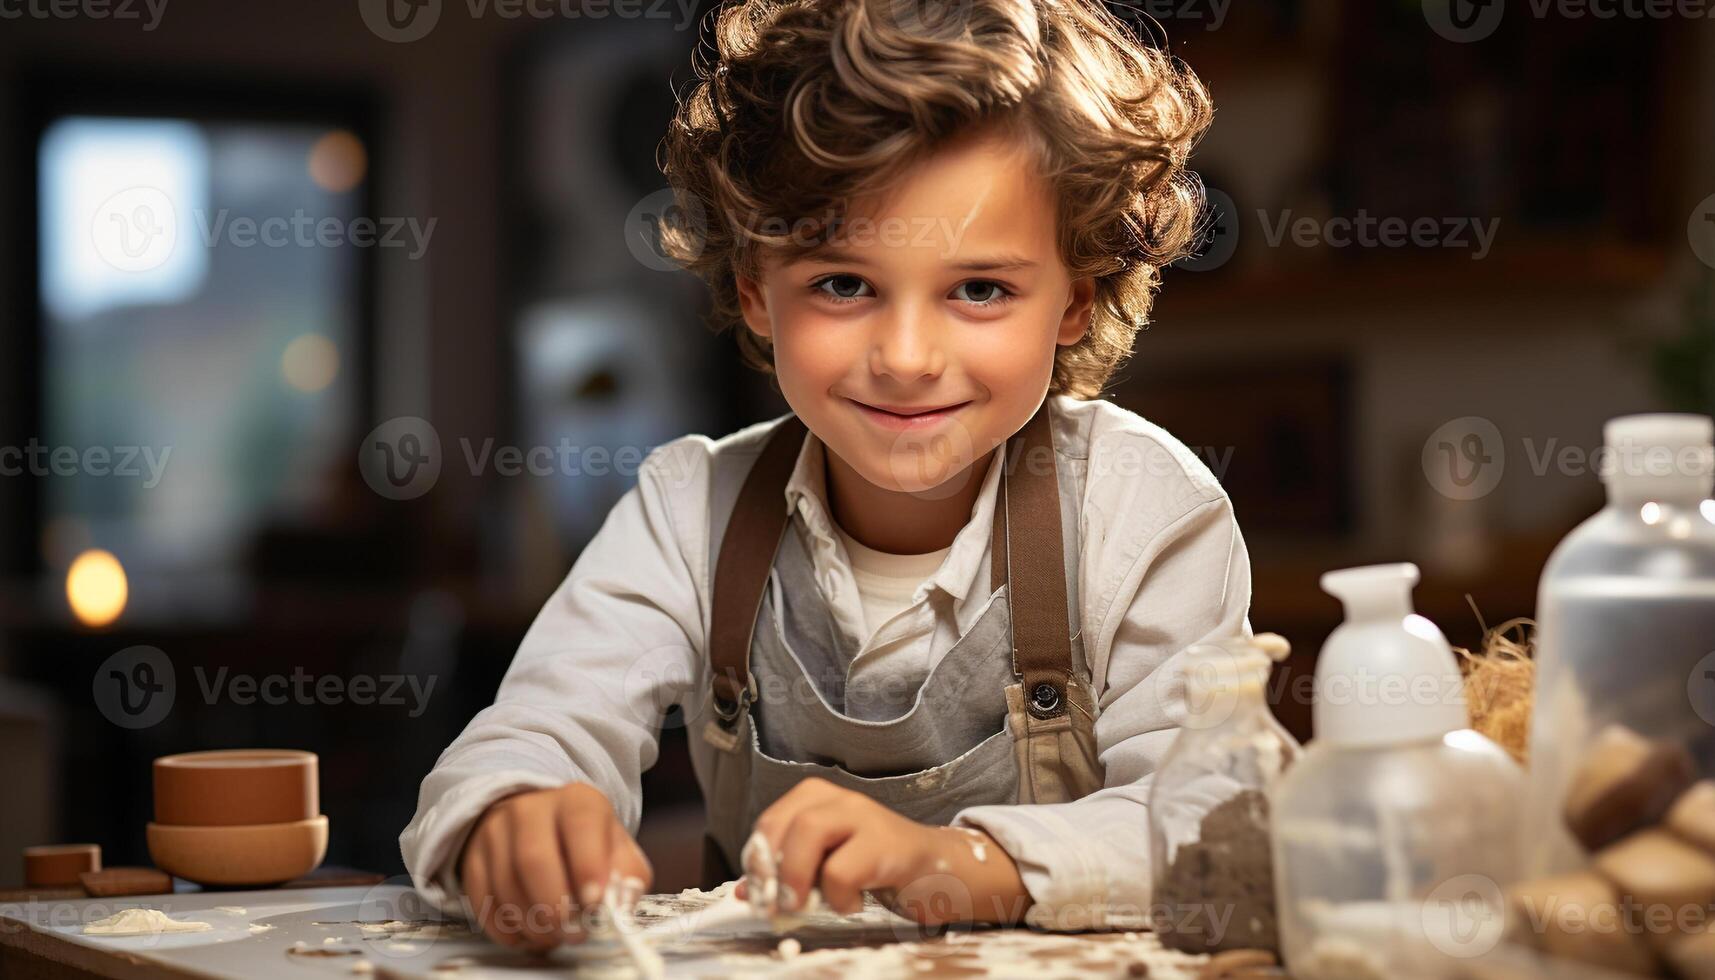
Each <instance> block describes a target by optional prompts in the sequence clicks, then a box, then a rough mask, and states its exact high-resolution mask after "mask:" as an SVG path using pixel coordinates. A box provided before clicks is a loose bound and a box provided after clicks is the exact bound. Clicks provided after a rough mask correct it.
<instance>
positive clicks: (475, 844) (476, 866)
mask: <svg viewBox="0 0 1715 980" xmlns="http://www.w3.org/2000/svg"><path fill="white" fill-rule="evenodd" d="M491 881H492V879H491V878H490V877H489V874H488V858H487V855H486V854H485V852H484V848H483V838H481V837H478V838H476V839H474V840H472V841H471V842H470V843H469V844H467V845H465V857H464V864H463V866H462V868H461V870H460V873H459V882H460V884H462V885H463V886H464V897H465V904H466V907H467V911H468V912H469V918H470V920H471V921H472V922H475V923H476V924H477V927H478V928H479V929H482V930H483V931H484V932H486V931H487V930H488V918H489V912H490V911H491V910H492V908H493V905H494V890H493V887H492V884H491Z"/></svg>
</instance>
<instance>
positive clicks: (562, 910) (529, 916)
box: [513, 814, 572, 949]
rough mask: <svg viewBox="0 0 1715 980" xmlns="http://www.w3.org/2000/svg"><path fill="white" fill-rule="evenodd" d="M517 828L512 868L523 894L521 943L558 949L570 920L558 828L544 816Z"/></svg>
mask: <svg viewBox="0 0 1715 980" xmlns="http://www.w3.org/2000/svg"><path fill="white" fill-rule="evenodd" d="M531 817H532V819H531V820H530V821H529V822H528V823H526V824H524V825H523V826H521V827H520V832H519V836H518V837H517V838H516V841H517V843H516V845H515V847H514V857H513V865H514V867H515V868H516V869H517V872H518V881H519V884H520V886H521V887H522V889H523V892H524V898H525V902H526V904H525V906H524V917H523V923H522V925H523V936H524V943H525V945H527V946H530V947H531V948H533V949H549V948H551V947H554V946H558V945H559V944H560V943H561V942H563V941H564V940H565V938H566V927H567V922H568V920H569V919H570V918H571V911H572V908H571V906H572V900H571V895H570V892H571V883H570V881H569V880H568V878H567V874H566V858H565V855H564V854H563V853H562V852H561V850H560V835H559V833H558V829H557V828H556V827H555V826H554V824H553V823H552V822H551V818H548V817H547V815H546V814H542V815H541V816H537V815H535V814H532V815H531Z"/></svg>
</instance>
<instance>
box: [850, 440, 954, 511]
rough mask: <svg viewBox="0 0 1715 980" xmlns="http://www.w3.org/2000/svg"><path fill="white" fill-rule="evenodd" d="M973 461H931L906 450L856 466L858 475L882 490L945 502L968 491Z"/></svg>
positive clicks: (921, 453) (918, 452)
mask: <svg viewBox="0 0 1715 980" xmlns="http://www.w3.org/2000/svg"><path fill="white" fill-rule="evenodd" d="M974 462H975V460H971V459H964V458H960V457H951V458H935V457H933V456H930V455H928V454H925V453H923V452H921V451H918V450H910V449H906V450H898V451H895V452H892V453H886V454H883V455H882V457H881V458H880V459H877V460H873V461H870V465H866V466H863V467H859V468H858V472H859V474H861V475H862V476H863V478H864V479H866V480H868V481H869V482H871V483H873V484H875V485H876V486H877V487H880V488H881V489H883V490H888V491H891V492H893V493H900V494H908V495H910V496H912V497H916V498H919V499H922V500H945V499H947V498H948V497H956V496H958V495H959V494H960V493H961V492H963V491H965V490H966V489H968V488H969V486H970V483H971V481H972V480H973V479H975V478H976V475H977V474H976V470H975V468H974V467H973V466H972V465H971V464H972V463H974Z"/></svg>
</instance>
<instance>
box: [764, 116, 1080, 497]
mask: <svg viewBox="0 0 1715 980" xmlns="http://www.w3.org/2000/svg"><path fill="white" fill-rule="evenodd" d="M1055 220H1056V209H1055V202H1054V198H1053V193H1052V188H1051V187H1050V186H1049V184H1048V182H1047V181H1045V180H1043V179H1042V178H1040V177H1039V176H1037V175H1036V174H1035V172H1034V168H1033V166H1032V161H1031V157H1030V156H1029V151H1028V150H1026V149H1025V148H1024V147H1023V146H1022V145H1021V144H1020V143H1019V142H1017V141H1016V140H1015V139H1013V138H1011V137H1008V136H1005V135H1002V134H1000V133H998V132H989V133H980V134H973V135H971V136H967V137H966V138H964V139H961V140H959V141H956V142H954V143H951V144H949V145H948V146H946V147H944V148H942V149H941V150H940V151H939V152H937V153H936V154H934V155H933V156H931V157H929V158H927V159H925V160H924V161H923V162H921V163H919V164H918V165H917V166H916V167H915V168H914V169H912V170H910V171H907V172H906V174H905V175H904V176H903V178H902V179H901V180H900V181H899V182H898V183H897V185H896V186H895V187H894V188H892V190H891V192H890V193H889V194H888V195H887V199H886V200H884V201H874V202H868V203H867V204H866V206H865V207H864V208H863V209H862V210H861V211H858V210H856V209H854V213H853V214H851V215H849V216H848V218H847V221H846V223H845V225H844V227H842V228H841V229H840V230H839V231H838V232H836V233H835V234H833V235H832V236H831V238H830V241H829V243H828V245H827V246H826V247H825V248H821V249H818V250H817V251H816V252H812V253H809V254H806V255H802V256H795V257H792V258H789V259H782V258H778V257H771V258H767V259H765V260H764V261H763V263H762V266H763V267H762V274H761V277H760V281H758V280H756V279H749V278H745V277H740V279H739V283H738V287H739V299H740V306H741V308H742V310H743V312H744V317H745V323H746V324H747V326H748V327H749V328H750V329H751V330H753V331H755V332H756V333H758V334H760V335H762V336H764V337H768V338H770V339H771V340H772V342H773V346H774V369H775V373H776V375H777V376H778V378H779V383H780V390H781V392H782V394H784V395H785V397H786V401H787V403H788V404H790V405H791V406H792V410H793V412H794V413H796V414H797V416H798V417H799V418H800V419H802V420H803V422H804V424H805V425H806V426H808V427H809V428H810V431H812V432H814V433H815V434H816V435H817V437H818V438H820V439H821V440H822V441H823V442H824V443H825V444H826V445H827V446H828V448H829V449H830V450H831V451H832V452H833V453H834V454H835V455H837V456H838V457H839V459H838V461H836V460H834V459H832V458H830V459H829V470H830V476H831V477H833V478H835V479H838V478H839V472H838V470H837V466H838V465H839V464H842V463H843V464H844V467H848V468H849V469H850V470H851V471H853V472H855V473H856V474H858V475H860V476H862V477H863V479H865V480H867V481H868V482H869V483H871V484H873V485H874V486H876V487H878V488H881V489H883V490H888V491H895V492H904V493H912V494H922V495H927V496H938V495H939V494H937V492H936V491H937V490H943V491H944V492H945V488H946V486H947V485H948V484H949V483H950V482H951V481H953V480H954V479H955V478H956V477H958V476H960V474H962V473H965V472H966V471H967V470H968V469H969V467H970V466H971V464H973V463H975V462H977V461H978V460H980V459H982V458H984V457H985V455H986V454H987V453H988V452H989V451H990V450H992V449H993V448H994V447H995V446H998V445H999V444H1000V443H1002V442H1003V441H1005V440H1006V439H1007V437H1009V436H1011V435H1012V434H1013V433H1015V432H1017V431H1018V430H1019V429H1020V428H1022V427H1023V426H1024V423H1025V422H1027V421H1029V420H1030V416H1031V415H1032V414H1033V413H1034V412H1035V411H1036V409H1037V407H1038V406H1039V405H1041V403H1042V400H1043V398H1044V397H1045V396H1046V394H1047V392H1048V385H1049V381H1050V378H1051V375H1052V372H1053V367H1054V355H1055V352H1056V350H1057V349H1058V348H1059V346H1061V345H1070V344H1073V343H1076V342H1077V341H1078V339H1079V338H1080V337H1082V336H1083V334H1084V331H1085V329H1087V327H1088V324H1089V320H1090V312H1091V307H1092V300H1093V297H1094V292H1095V289H1094V283H1093V281H1092V280H1089V279H1082V280H1073V279H1072V278H1071V276H1070V274H1069V273H1068V271H1067V269H1066V267H1065V265H1064V264H1063V263H1062V262H1061V261H1060V258H1059V253H1058V249H1057V248H1056V226H1055Z"/></svg>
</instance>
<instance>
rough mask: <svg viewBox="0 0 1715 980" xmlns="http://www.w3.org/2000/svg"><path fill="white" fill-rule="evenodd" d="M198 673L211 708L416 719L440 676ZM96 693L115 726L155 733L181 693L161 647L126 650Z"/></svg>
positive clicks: (95, 683)
mask: <svg viewBox="0 0 1715 980" xmlns="http://www.w3.org/2000/svg"><path fill="white" fill-rule="evenodd" d="M191 673H192V674H193V675H194V676H195V678H196V687H197V691H198V693H200V694H201V695H202V700H203V703H204V704H207V705H215V704H219V703H221V702H223V701H224V702H227V703H231V704H236V705H239V706H241V707H249V706H252V705H257V704H263V705H268V706H270V707H280V706H283V705H288V704H292V705H299V706H304V707H310V706H336V705H345V704H352V705H357V706H359V707H367V706H370V705H377V706H381V707H405V708H407V709H409V710H408V711H407V712H406V714H407V717H411V718H416V717H418V716H420V715H422V713H423V712H424V711H426V710H427V709H428V706H429V697H430V695H432V694H433V693H434V690H435V682H436V680H437V679H438V676H437V675H435V674H429V675H417V674H353V675H351V676H349V677H347V676H341V675H338V674H312V673H310V672H309V671H307V670H305V669H304V668H303V667H301V666H297V667H293V668H292V669H291V671H290V672H289V673H270V674H261V675H258V674H250V673H245V672H240V671H234V670H232V668H230V667H226V666H221V667H217V668H215V669H214V670H212V671H210V670H207V669H205V668H204V667H202V666H201V665H200V664H199V665H196V666H193V667H192V668H191ZM91 694H92V695H93V698H94V701H95V706H96V708H97V709H98V710H99V711H100V712H101V714H102V715H103V716H104V717H105V718H106V719H107V720H108V721H111V722H112V723H114V724H115V725H118V726H119V727H121V728H129V729H142V728H150V727H153V726H155V725H158V724H160V723H161V722H162V721H163V720H165V719H166V717H167V715H168V714H169V713H170V712H171V711H172V709H173V704H174V703H175V702H176V701H177V699H178V694H179V684H178V674H177V672H176V670H175V669H174V666H173V661H172V658H171V657H168V656H167V654H166V653H165V652H164V651H162V650H161V649H159V648H158V647H151V646H135V647H126V648H125V649H123V650H121V651H119V652H118V653H115V654H113V655H112V656H110V657H108V658H107V659H106V660H105V661H103V662H102V663H101V665H100V666H99V667H97V668H96V669H95V674H94V676H93V677H92V678H91Z"/></svg>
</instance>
